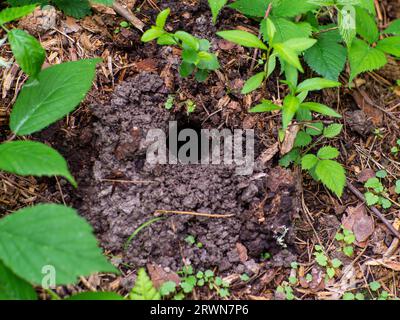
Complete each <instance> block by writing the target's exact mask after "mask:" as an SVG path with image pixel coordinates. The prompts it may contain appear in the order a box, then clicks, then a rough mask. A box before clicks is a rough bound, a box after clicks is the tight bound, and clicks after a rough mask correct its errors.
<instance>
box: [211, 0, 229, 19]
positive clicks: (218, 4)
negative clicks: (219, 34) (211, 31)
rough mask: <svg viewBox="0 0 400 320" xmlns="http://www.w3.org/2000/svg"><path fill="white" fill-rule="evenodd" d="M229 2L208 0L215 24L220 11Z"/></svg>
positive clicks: (225, 0) (226, 0)
mask: <svg viewBox="0 0 400 320" xmlns="http://www.w3.org/2000/svg"><path fill="white" fill-rule="evenodd" d="M227 2H228V0H208V4H209V6H210V8H211V13H212V16H213V23H214V24H215V23H216V22H217V18H218V14H219V12H220V11H221V9H222V8H223V7H224V6H225V5H226V3H227Z"/></svg>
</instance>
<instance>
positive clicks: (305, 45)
mask: <svg viewBox="0 0 400 320" xmlns="http://www.w3.org/2000/svg"><path fill="white" fill-rule="evenodd" d="M316 42H317V40H315V39H311V38H292V39H289V40H287V41H285V42H284V43H283V45H284V46H285V47H286V48H288V49H290V50H293V51H295V52H297V53H299V54H300V53H302V52H303V51H306V50H307V49H309V48H311V47H312V46H313V45H314V44H315V43H316Z"/></svg>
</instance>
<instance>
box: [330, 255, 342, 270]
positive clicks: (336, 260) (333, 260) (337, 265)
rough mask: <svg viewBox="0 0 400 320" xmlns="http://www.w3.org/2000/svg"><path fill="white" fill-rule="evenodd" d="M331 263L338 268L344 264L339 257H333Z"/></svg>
mask: <svg viewBox="0 0 400 320" xmlns="http://www.w3.org/2000/svg"><path fill="white" fill-rule="evenodd" d="M331 264H332V267H334V268H335V269H337V268H339V267H340V266H341V265H342V261H340V260H339V259H338V258H335V259H332V261H331Z"/></svg>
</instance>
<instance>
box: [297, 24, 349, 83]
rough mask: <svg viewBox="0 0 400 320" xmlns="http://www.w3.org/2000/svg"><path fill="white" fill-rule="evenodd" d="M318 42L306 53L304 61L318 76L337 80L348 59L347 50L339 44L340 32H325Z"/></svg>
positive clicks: (319, 36)
mask: <svg viewBox="0 0 400 320" xmlns="http://www.w3.org/2000/svg"><path fill="white" fill-rule="evenodd" d="M317 40H318V41H317V43H316V44H315V45H314V46H312V47H311V48H310V49H308V50H307V51H306V52H305V54H304V59H305V61H306V62H307V64H308V65H309V66H310V68H311V69H313V70H314V71H315V72H317V73H318V74H320V75H322V76H323V77H325V78H327V79H331V80H337V79H338V78H339V74H340V73H341V72H342V70H343V69H344V65H345V63H346V57H347V51H346V49H345V48H344V47H343V46H342V45H341V44H340V43H339V42H340V40H341V39H340V35H339V32H338V31H337V30H334V31H329V32H323V33H321V34H320V35H318V37H317Z"/></svg>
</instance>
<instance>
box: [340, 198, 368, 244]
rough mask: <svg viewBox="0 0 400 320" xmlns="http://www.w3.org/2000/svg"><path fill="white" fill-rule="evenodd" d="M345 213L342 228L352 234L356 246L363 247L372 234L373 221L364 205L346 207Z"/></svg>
mask: <svg viewBox="0 0 400 320" xmlns="http://www.w3.org/2000/svg"><path fill="white" fill-rule="evenodd" d="M346 211H347V214H348V215H347V216H346V217H345V218H344V219H343V221H342V224H343V227H344V228H346V229H348V230H351V231H352V232H353V233H354V235H355V237H356V241H357V242H356V244H357V245H359V246H363V245H364V244H363V242H365V241H367V240H368V238H369V237H370V236H371V235H372V233H373V232H374V229H375V228H374V219H373V218H372V217H371V216H369V215H368V213H367V209H366V208H365V205H364V204H360V205H358V206H357V207H348V208H347V210H346Z"/></svg>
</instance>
